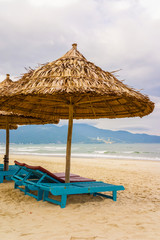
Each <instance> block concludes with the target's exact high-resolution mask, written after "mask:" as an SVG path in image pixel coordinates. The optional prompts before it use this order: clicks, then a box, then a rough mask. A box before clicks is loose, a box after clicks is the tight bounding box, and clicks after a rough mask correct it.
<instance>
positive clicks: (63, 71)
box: [0, 44, 154, 119]
mask: <svg viewBox="0 0 160 240" xmlns="http://www.w3.org/2000/svg"><path fill="white" fill-rule="evenodd" d="M72 46H73V47H72V49H71V50H70V51H68V52H67V53H66V54H65V55H64V56H62V57H61V58H59V59H58V60H55V61H53V62H50V63H47V64H43V65H41V66H40V67H38V68H37V69H35V70H33V69H30V70H29V71H28V72H27V73H25V74H24V75H23V76H22V78H21V79H20V80H19V81H17V82H15V83H14V84H12V86H11V87H9V88H7V87H5V88H3V89H0V95H1V103H2V101H3V104H1V109H3V110H7V111H13V112H16V113H22V114H23V113H24V114H30V115H32V116H36V117H38V116H46V117H47V118H49V117H50V116H53V115H54V116H57V117H58V118H60V119H68V114H69V108H68V105H69V104H72V105H73V108H74V112H73V118H75V119H85V118H87V119H89V118H90V119H91V118H92V119H94V118H123V117H136V116H139V117H143V116H145V115H147V114H150V113H151V112H152V111H153V109H154V103H153V102H151V101H150V100H149V98H148V97H147V96H146V95H142V94H141V93H140V92H138V91H136V90H134V89H133V88H130V87H128V86H127V85H125V84H123V83H122V82H121V81H119V80H118V79H117V78H116V77H115V76H114V75H113V74H112V73H110V72H107V71H104V70H102V69H101V68H100V67H98V66H96V65H94V64H93V63H92V62H89V61H88V60H87V59H86V58H85V57H84V56H83V55H82V54H81V53H80V52H79V51H78V50H77V44H73V45H72ZM8 96H9V97H10V100H9V101H8Z"/></svg>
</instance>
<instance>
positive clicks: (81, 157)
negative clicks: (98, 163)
mask: <svg viewBox="0 0 160 240" xmlns="http://www.w3.org/2000/svg"><path fill="white" fill-rule="evenodd" d="M3 156H4V155H3V154H0V157H1V158H3ZM15 156H23V157H24V156H26V157H31V158H32V157H41V158H45V157H47V158H53V159H55V158H59V159H61V158H64V159H65V157H66V155H56V154H55V155H48V154H44V155H42V154H23V153H22V154H10V158H12V157H15ZM76 158H77V159H82V160H83V159H100V160H105V161H108V160H109V161H111V160H113V161H134V162H136V161H137V162H140V161H143V162H144V161H145V162H159V163H160V159H159V160H155V159H145V158H144V159H137V158H132V157H130V158H127V157H126V158H125V157H119V158H118V157H114V158H112V157H106V156H105V157H99V156H72V155H71V160H72V159H76Z"/></svg>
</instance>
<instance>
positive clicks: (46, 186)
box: [12, 164, 124, 208]
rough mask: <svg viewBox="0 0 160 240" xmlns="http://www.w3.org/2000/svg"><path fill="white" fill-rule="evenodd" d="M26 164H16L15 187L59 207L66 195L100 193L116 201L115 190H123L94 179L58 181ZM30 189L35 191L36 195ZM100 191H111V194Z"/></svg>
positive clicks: (64, 201) (38, 199)
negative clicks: (68, 181) (69, 181)
mask: <svg viewBox="0 0 160 240" xmlns="http://www.w3.org/2000/svg"><path fill="white" fill-rule="evenodd" d="M26 166H28V165H25V164H24V165H23V164H22V165H21V166H20V165H18V167H19V169H18V171H17V172H16V173H15V174H14V175H13V177H12V179H13V180H14V181H15V189H20V190H21V191H23V192H24V194H25V195H29V196H32V197H34V198H36V199H37V201H40V200H43V201H48V202H51V203H54V204H58V205H60V207H61V208H65V206H66V202H67V196H68V195H73V194H86V193H87V194H93V196H96V195H100V196H102V197H106V198H111V199H113V200H114V201H116V200H117V191H119V190H124V187H123V186H122V185H119V186H118V185H112V184H107V183H104V182H101V181H95V180H93V181H90V182H89V181H87V182H72V183H64V182H60V181H59V180H58V178H57V179H55V178H53V177H51V176H49V175H48V174H47V173H44V172H42V171H40V170H38V169H36V170H35V169H31V168H29V167H26ZM33 168H34V167H33ZM21 171H22V173H24V172H25V171H26V174H21ZM77 176H78V175H77ZM23 187H24V188H23ZM32 191H36V192H37V195H36V194H35V193H34V192H32ZM102 192H112V196H110V195H106V194H104V193H102ZM49 194H52V195H53V196H61V200H60V201H57V200H55V199H52V198H51V197H49Z"/></svg>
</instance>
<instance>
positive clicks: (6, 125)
mask: <svg viewBox="0 0 160 240" xmlns="http://www.w3.org/2000/svg"><path fill="white" fill-rule="evenodd" d="M9 76H10V75H9V74H7V75H6V79H5V80H4V81H3V82H1V83H0V89H2V88H5V87H9V86H12V85H13V81H12V80H11V79H10V78H9ZM49 123H50V124H57V123H59V120H58V119H57V118H55V117H53V116H52V118H50V119H49V120H48V119H45V118H44V117H39V118H36V117H33V116H24V115H22V114H14V113H11V112H6V111H0V129H6V154H5V155H4V171H8V165H9V130H10V129H17V127H16V125H33V124H34V125H40V124H49Z"/></svg>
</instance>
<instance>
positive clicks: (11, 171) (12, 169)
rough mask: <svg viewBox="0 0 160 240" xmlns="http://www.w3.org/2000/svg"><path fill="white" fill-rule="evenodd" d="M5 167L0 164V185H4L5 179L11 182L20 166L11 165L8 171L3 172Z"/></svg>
mask: <svg viewBox="0 0 160 240" xmlns="http://www.w3.org/2000/svg"><path fill="white" fill-rule="evenodd" d="M3 168H4V165H3V164H0V183H3V181H4V179H6V180H8V181H11V177H12V176H13V174H14V173H15V172H16V171H17V170H18V166H16V165H9V169H8V171H4V170H3Z"/></svg>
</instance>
